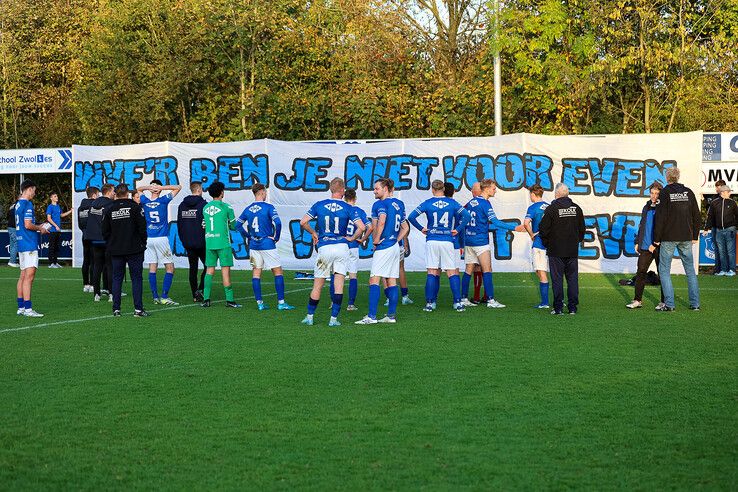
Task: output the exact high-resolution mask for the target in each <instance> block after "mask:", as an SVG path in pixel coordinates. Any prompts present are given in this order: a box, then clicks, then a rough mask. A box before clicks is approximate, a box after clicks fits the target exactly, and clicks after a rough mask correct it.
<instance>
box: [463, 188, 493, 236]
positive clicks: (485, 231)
mask: <svg viewBox="0 0 738 492" xmlns="http://www.w3.org/2000/svg"><path fill="white" fill-rule="evenodd" d="M464 208H465V209H466V210H467V211H468V212H469V215H470V218H469V222H467V224H466V228H465V230H464V240H465V242H466V245H467V246H484V245H486V244H489V210H490V209H491V208H492V205H490V203H489V200H487V199H485V198H484V197H481V196H478V197H474V198H472V199H471V200H469V202H468V203H467V204H466V205H465V206H464Z"/></svg>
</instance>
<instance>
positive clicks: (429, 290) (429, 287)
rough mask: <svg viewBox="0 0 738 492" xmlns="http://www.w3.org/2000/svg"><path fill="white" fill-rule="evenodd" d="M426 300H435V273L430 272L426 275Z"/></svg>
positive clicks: (429, 301)
mask: <svg viewBox="0 0 738 492" xmlns="http://www.w3.org/2000/svg"><path fill="white" fill-rule="evenodd" d="M425 302H427V303H429V304H430V303H431V302H433V275H431V274H428V276H427V277H425Z"/></svg>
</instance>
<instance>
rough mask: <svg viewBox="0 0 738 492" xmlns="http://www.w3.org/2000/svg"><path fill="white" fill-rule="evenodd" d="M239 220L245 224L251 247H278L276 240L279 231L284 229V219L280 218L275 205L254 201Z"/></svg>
mask: <svg viewBox="0 0 738 492" xmlns="http://www.w3.org/2000/svg"><path fill="white" fill-rule="evenodd" d="M238 222H239V223H241V224H243V228H244V231H245V232H246V236H248V238H249V249H253V250H257V251H264V250H267V249H276V247H277V243H276V241H279V233H280V232H281V230H282V221H281V220H279V215H278V214H277V209H276V208H274V205H272V204H270V203H266V202H254V203H252V204H251V205H249V206H248V207H246V208H245V209H244V210H243V212H241V215H240V216H239V217H238ZM278 231H279V232H278ZM272 238H274V239H272Z"/></svg>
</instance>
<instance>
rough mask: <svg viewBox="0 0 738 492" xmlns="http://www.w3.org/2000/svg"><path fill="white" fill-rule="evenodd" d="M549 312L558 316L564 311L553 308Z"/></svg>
mask: <svg viewBox="0 0 738 492" xmlns="http://www.w3.org/2000/svg"><path fill="white" fill-rule="evenodd" d="M551 314H553V315H555V316H560V315H562V314H564V313H563V312H562V311H556V310H555V309H554V310H553V311H551Z"/></svg>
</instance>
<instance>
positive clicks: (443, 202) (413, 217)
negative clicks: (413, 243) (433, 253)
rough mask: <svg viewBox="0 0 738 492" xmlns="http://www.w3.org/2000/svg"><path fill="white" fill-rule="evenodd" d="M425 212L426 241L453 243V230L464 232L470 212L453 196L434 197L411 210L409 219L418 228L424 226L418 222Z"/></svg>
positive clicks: (420, 228)
mask: <svg viewBox="0 0 738 492" xmlns="http://www.w3.org/2000/svg"><path fill="white" fill-rule="evenodd" d="M421 214H425V216H426V224H427V225H426V228H427V229H428V231H427V235H426V238H425V239H426V241H448V242H451V243H453V242H454V238H453V235H452V234H451V231H452V230H456V231H457V232H458V233H459V234H463V230H461V229H463V228H464V226H465V225H466V223H467V221H468V220H469V212H467V211H466V209H464V207H462V206H461V205H460V204H459V202H457V201H456V200H454V199H453V198H446V197H432V198H429V199H428V200H426V201H424V202H423V203H421V204H420V205H419V206H418V208H416V209H415V210H413V211H412V212H410V216H409V217H408V220H409V221H410V223H411V224H412V225H413V226H415V228H417V229H418V230H422V229H423V227H422V226H421V225H420V223H419V222H418V220H417V218H418V216H419V215H421Z"/></svg>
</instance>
